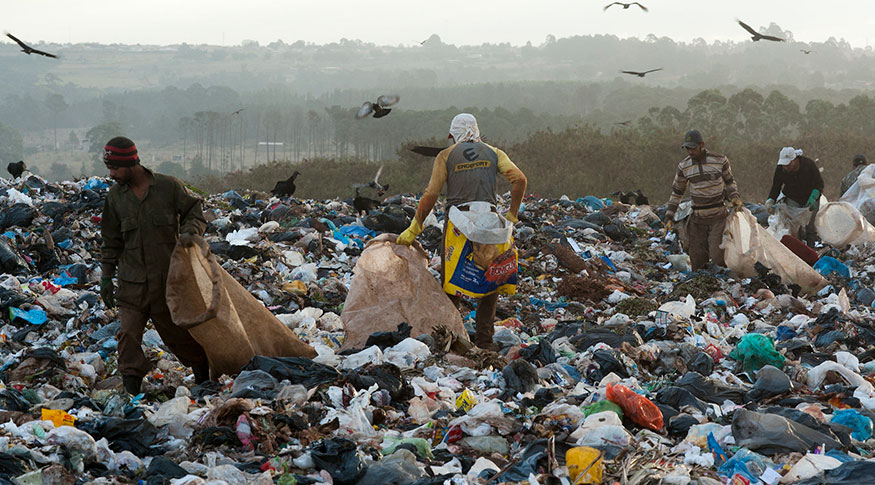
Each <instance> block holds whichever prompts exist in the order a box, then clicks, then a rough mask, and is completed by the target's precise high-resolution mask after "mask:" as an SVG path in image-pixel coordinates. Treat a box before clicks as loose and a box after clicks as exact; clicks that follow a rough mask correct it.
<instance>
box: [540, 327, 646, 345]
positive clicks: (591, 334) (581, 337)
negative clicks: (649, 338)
mask: <svg viewBox="0 0 875 485" xmlns="http://www.w3.org/2000/svg"><path fill="white" fill-rule="evenodd" d="M563 323H564V324H563V325H557V326H556V329H555V330H553V331H552V332H550V333H549V334H547V340H549V341H550V342H553V341H554V340H556V339H559V338H562V337H568V342H569V343H570V344H571V345H573V346H574V348H576V349H577V350H579V351H581V352H583V351H585V350H586V349H588V348H590V347H592V346H593V345H595V344H598V343H604V344H605V345H607V346H609V347H611V348H614V349H618V348H620V347H621V346H622V345H623V342H628V343H629V345H631V346H633V347H637V346H639V345H641V344H643V343H644V341H643V340H642V339H641V335H639V333H638V332H637V331H636V330H635V329H634V328H632V327H626V328H625V329H624V330H623V332H624V333H623V334H622V335H620V334H617V333H614V332H612V331H610V330H607V329H604V328H599V327H597V326H596V325H593V324H589V323H586V322H583V321H580V322H563Z"/></svg>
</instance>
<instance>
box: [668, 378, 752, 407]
mask: <svg viewBox="0 0 875 485" xmlns="http://www.w3.org/2000/svg"><path fill="white" fill-rule="evenodd" d="M675 385H676V386H678V387H683V388H684V389H686V390H688V391H690V392H691V393H692V394H693V395H694V396H696V397H697V398H699V399H701V400H703V401H705V402H710V403H714V404H723V401H726V400H727V399H728V400H730V401H732V402H744V398H745V391H744V390H743V389H734V388H731V387H725V386H721V385H718V384H716V383H714V382H713V381H711V380H710V379H707V378H705V377H704V376H702V375H701V374H698V373H696V372H687V373H686V374H684V375H683V376H681V378H680V379H678V380H677V381H675Z"/></svg>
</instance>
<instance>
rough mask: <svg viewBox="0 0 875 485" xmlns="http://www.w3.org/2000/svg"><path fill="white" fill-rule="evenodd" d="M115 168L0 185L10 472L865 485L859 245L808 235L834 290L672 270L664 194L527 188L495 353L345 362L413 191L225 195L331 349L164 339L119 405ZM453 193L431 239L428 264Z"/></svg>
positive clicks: (286, 313) (446, 352)
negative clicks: (369, 195) (311, 351)
mask: <svg viewBox="0 0 875 485" xmlns="http://www.w3.org/2000/svg"><path fill="white" fill-rule="evenodd" d="M108 182H110V181H109V180H108V179H102V178H91V179H86V180H79V181H75V182H62V183H57V184H54V183H53V184H47V183H46V182H45V181H43V180H42V179H40V178H38V177H36V176H28V174H25V178H19V179H15V180H8V179H3V180H0V207H2V212H0V232H2V235H0V274H2V276H0V314H2V322H0V323H2V327H0V359H2V367H0V423H2V424H0V484H5V483H16V484H42V483H52V484H73V483H77V484H78V483H95V484H97V483H145V484H163V483H171V484H186V485H194V484H202V483H216V484H218V483H228V484H243V483H256V484H270V483H278V484H282V485H291V484H309V483H329V484H330V483H335V484H341V485H345V484H380V485H387V484H418V485H425V484H435V485H437V484H464V483H482V484H486V483H488V484H498V483H530V484H534V483H541V484H560V483H561V484H566V485H567V484H574V483H577V484H583V483H621V484H659V483H665V484H680V485H685V484H689V483H694V484H721V483H733V484H748V483H751V484H756V483H767V484H775V483H804V484H821V483H823V484H833V483H835V484H837V483H845V484H847V483H853V484H871V483H875V461H873V459H872V452H873V444H875V441H873V439H872V434H873V421H872V420H873V419H875V413H873V410H875V388H873V383H875V379H873V376H875V345H873V343H875V328H873V322H875V319H873V307H872V302H873V299H875V292H873V291H872V288H873V287H875V281H873V279H875V252H873V251H872V248H871V247H869V246H865V245H864V246H851V247H849V248H846V249H838V248H830V247H826V246H823V245H818V246H817V247H816V248H815V250H816V251H817V252H818V254H817V256H818V257H820V258H821V259H822V260H823V261H825V262H828V263H829V264H825V263H820V264H819V266H818V265H815V268H817V269H818V270H819V271H821V273H822V274H825V277H826V278H827V280H828V283H829V284H828V285H827V286H826V287H824V288H823V289H821V290H819V291H818V292H817V293H815V294H812V295H805V294H803V293H800V291H799V288H798V287H795V286H794V285H793V284H792V282H786V281H781V278H780V277H778V276H776V275H775V274H774V273H772V272H770V271H769V269H768V268H760V272H759V273H758V275H757V276H754V277H750V278H734V277H733V276H732V275H731V274H730V272H729V271H728V270H727V269H725V268H715V267H709V268H706V269H705V270H702V271H699V272H696V273H691V272H689V271H681V270H683V269H686V268H687V263H686V261H685V258H684V256H683V255H682V254H681V249H680V247H679V246H678V243H677V241H676V240H673V239H672V238H669V239H666V238H664V237H663V233H662V223H661V217H662V216H663V214H664V208H660V207H656V206H646V205H644V206H633V205H626V204H622V203H612V204H610V205H604V204H605V200H604V199H595V198H594V197H587V198H585V199H578V200H570V199H568V198H562V199H536V198H532V197H528V198H526V199H525V201H524V208H523V210H521V212H520V215H519V219H520V222H519V223H518V224H516V225H515V226H516V227H515V228H514V234H515V242H516V245H517V248H518V250H519V262H520V266H519V284H518V287H517V292H516V294H515V295H513V296H501V297H500V299H499V304H498V311H497V317H496V322H495V326H496V331H495V337H494V342H495V343H496V344H497V345H498V347H499V348H500V350H499V351H498V352H490V351H485V350H480V349H477V348H472V346H471V344H470V343H469V342H468V341H467V339H465V338H463V337H461V338H460V336H459V335H457V334H453V332H452V331H451V330H450V329H448V328H446V327H443V326H438V327H436V328H435V329H434V330H433V331H432V332H431V333H430V334H417V333H416V332H415V331H413V332H411V329H410V327H409V326H406V325H399V326H398V327H397V330H396V331H395V332H383V333H380V334H376V335H371V337H370V338H369V339H368V344H370V345H368V344H366V345H364V346H362V347H360V348H355V349H348V350H345V351H343V352H341V346H342V345H343V342H344V324H343V321H342V319H341V316H340V315H341V314H342V311H343V306H344V303H345V301H346V297H347V294H348V292H349V290H350V287H351V285H352V284H353V268H354V267H355V264H356V262H357V260H358V259H359V257H360V255H361V254H362V251H363V250H364V245H365V243H367V241H369V240H370V239H372V238H373V237H375V236H377V235H378V234H380V233H384V232H388V233H400V232H401V231H403V230H404V229H405V228H406V227H407V226H408V224H409V221H410V217H411V216H412V215H413V211H414V209H415V207H416V202H417V199H416V198H414V197H408V196H395V197H392V198H389V199H386V200H385V201H384V203H383V204H382V205H381V206H379V207H377V209H375V210H373V211H371V213H370V214H368V215H365V216H360V215H357V214H355V210H354V209H353V207H352V201H351V200H347V201H341V200H299V199H295V198H288V199H284V200H279V199H276V198H270V196H269V195H268V194H264V193H241V194H238V193H235V192H229V193H226V194H217V195H213V196H209V197H208V198H207V200H206V201H205V203H204V210H205V213H206V215H207V220H208V222H209V224H208V227H207V231H206V234H205V235H204V237H205V239H206V240H207V242H208V243H209V244H210V248H211V250H212V252H213V254H215V255H216V256H217V257H218V259H219V261H220V262H221V264H222V267H223V268H224V269H225V270H226V271H227V272H228V273H230V274H231V275H232V276H233V277H234V278H235V279H236V280H237V281H238V282H239V283H241V284H242V285H243V286H244V287H245V288H246V289H247V290H248V291H249V292H250V293H251V294H252V295H254V296H255V297H256V298H258V299H259V300H260V301H261V302H263V303H264V305H265V306H266V307H267V308H268V309H269V310H270V311H271V312H273V313H274V314H275V315H276V316H277V318H278V319H279V320H280V321H281V322H282V323H283V324H285V325H286V326H288V327H289V328H291V329H292V330H293V331H294V333H295V334H297V335H298V336H299V337H300V338H301V339H302V340H303V341H305V342H307V343H309V344H310V345H312V346H313V347H314V348H315V349H316V351H317V352H318V357H316V358H314V359H313V360H309V359H304V358H288V357H285V358H267V357H255V358H253V359H252V360H251V361H250V362H249V363H248V364H247V365H246V366H245V367H244V370H242V371H241V372H240V373H239V374H237V375H230V376H229V375H223V376H220V377H218V379H217V380H216V381H215V382H209V383H206V384H201V385H194V382H193V380H194V379H193V376H192V374H191V370H190V369H188V368H185V367H183V366H182V365H181V364H180V363H179V362H178V361H177V360H176V359H175V357H174V356H173V355H172V354H171V353H170V352H169V351H168V350H167V349H166V348H164V346H163V344H162V342H161V340H160V337H159V336H158V334H157V332H156V331H155V330H153V329H150V330H148V331H147V333H146V335H145V336H144V347H145V348H146V349H147V355H148V356H149V358H150V359H152V360H153V362H154V363H155V367H154V370H153V371H152V372H150V373H149V374H148V376H147V378H146V383H145V386H144V393H143V394H141V395H138V396H130V395H128V394H126V393H125V392H124V390H123V388H122V382H121V376H119V375H118V373H117V352H116V346H117V341H116V331H117V330H118V321H117V319H116V310H113V309H107V308H106V307H105V306H104V304H103V302H102V301H101V300H100V298H99V297H98V293H99V281H100V269H99V267H100V266H99V264H98V258H99V248H100V228H99V222H100V215H101V211H102V207H103V198H104V196H105V194H106V191H107V190H108ZM505 202H506V201H505ZM599 205H603V207H599ZM505 206H506V203H505ZM441 209H442V207H441V206H440V205H439V206H438V207H437V210H436V216H437V217H435V218H430V219H429V220H428V221H427V224H426V229H425V231H424V233H423V234H422V235H421V236H420V237H419V238H418V241H419V242H420V243H421V244H422V246H423V247H424V248H425V249H426V250H427V251H428V252H429V254H430V256H431V258H430V261H429V264H430V268H431V272H432V273H433V274H434V275H435V276H436V275H437V274H438V270H439V266H440V258H439V256H438V253H437V249H438V245H439V244H440V238H441V229H440V227H439V226H438V225H439V224H440V223H441V222H442V220H443V215H444V214H443V212H442V210H441ZM748 209H750V210H751V212H753V214H754V215H756V216H762V214H763V213H762V211H763V208H762V207H760V206H753V205H749V206H748ZM758 219H759V217H758ZM824 257H827V258H830V259H824ZM399 284H400V283H399ZM473 309H474V306H473V304H472V303H471V302H467V301H466V302H463V304H462V309H461V314H462V318H463V321H464V324H465V326H466V327H467V330H468V332H470V333H472V334H473V326H472V325H473V313H472V311H473ZM417 311H421V312H423V313H427V312H429V311H430V309H429V308H421V309H417ZM393 323H394V322H393ZM397 323H399V324H401V323H402V322H397ZM228 345H234V343H233V342H229V343H228Z"/></svg>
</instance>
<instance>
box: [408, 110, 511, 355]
mask: <svg viewBox="0 0 875 485" xmlns="http://www.w3.org/2000/svg"><path fill="white" fill-rule="evenodd" d="M449 138H451V139H452V140H453V145H452V146H450V147H449V148H446V149H444V150H443V151H441V152H440V153H438V155H437V157H435V160H434V166H433V167H432V171H431V179H430V180H429V182H428V187H427V188H426V189H425V193H424V194H423V195H422V198H421V199H420V201H419V206H418V207H417V208H416V216H415V217H414V218H413V221H412V222H411V223H410V227H408V228H407V230H405V231H404V232H403V233H401V235H400V236H398V239H397V240H396V242H397V243H398V244H404V245H410V244H412V243H413V241H414V239H416V236H418V235H419V234H420V233H422V230H423V226H422V225H423V222H424V221H425V218H426V217H427V216H428V214H429V213H430V212H431V210H432V208H434V205H435V203H436V202H437V198H438V195H440V192H441V189H442V188H443V186H444V184H446V186H447V204H446V205H447V211H446V212H447V214H448V215H449V214H450V209H451V208H453V207H456V208H458V209H460V210H466V209H467V204H468V203H471V202H486V203H489V204H491V205H492V207H493V210H495V209H494V206H495V204H496V197H495V185H496V182H497V178H498V175H499V174H501V175H502V176H504V177H505V178H506V179H507V180H508V182H510V184H511V191H510V193H511V202H510V207H509V209H508V211H507V213H505V214H504V219H506V220H507V221H509V222H511V223H515V222H518V220H517V213H518V212H519V208H520V204H521V203H522V200H523V195H524V194H525V192H526V184H527V180H526V176H525V175H524V174H523V172H522V171H520V169H519V168H518V167H517V166H516V165H515V164H514V163H513V162H512V161H511V160H510V158H508V156H507V154H506V153H504V151H502V150H500V149H498V148H495V147H492V146H489V145H487V144H486V143H483V142H482V141H480V129H479V127H478V126H477V120H476V119H475V118H474V116H473V115H471V114H468V113H461V114H459V115H456V117H455V118H453V121H452V122H451V123H450V134H449ZM496 216H497V214H496ZM444 224H445V225H444V244H443V246H442V251H441V261H442V263H443V264H442V265H441V279H442V284H443V287H444V291H446V292H447V293H448V294H449V296H450V299H451V300H452V301H453V303H454V304H455V305H456V306H457V307H458V304H459V301H460V299H461V296H462V295H467V296H480V300H479V302H478V304H477V316H476V318H475V324H476V332H475V337H474V343H475V344H476V345H477V346H478V347H481V348H487V349H493V350H494V349H495V344H494V343H493V342H492V335H493V332H494V330H495V327H494V325H493V324H494V320H495V306H496V303H497V302H498V293H499V291H500V290H501V291H504V292H506V293H511V294H512V293H513V291H515V285H513V287H512V288H510V289H507V288H506V286H507V285H504V283H506V282H507V278H506V277H504V279H500V280H498V282H497V283H496V280H493V279H492V278H490V277H489V273H490V270H491V269H492V268H485V269H484V268H479V269H480V274H478V278H479V279H480V281H479V283H482V285H480V286H479V287H478V288H477V289H476V290H474V291H465V289H464V288H459V286H458V285H455V284H453V283H454V282H452V281H451V280H453V279H455V276H456V274H455V273H454V271H449V270H448V269H447V267H446V266H447V260H448V259H452V261H453V265H454V267H455V265H456V264H459V265H461V264H464V261H459V255H460V253H463V251H470V250H471V246H472V244H471V242H470V241H468V242H465V244H464V245H463V246H464V248H463V247H462V246H460V245H459V244H456V243H448V239H451V238H452V239H453V240H454V241H458V240H459V238H460V237H461V238H462V239H461V241H466V240H465V239H464V236H463V235H461V234H460V233H459V231H458V230H455V229H454V230H453V231H452V232H451V233H450V234H449V236H450V237H449V238H448V230H447V229H448V228H450V227H452V226H453V225H452V223H451V222H450V220H449V216H448V217H447V219H446V220H445V222H444ZM508 243H509V247H510V248H512V246H513V241H512V239H510V240H509V241H508ZM508 243H506V245H507V244H508ZM502 247H504V246H502ZM475 250H476V249H475ZM508 252H511V251H508ZM472 256H473V255H472ZM512 256H513V260H512V261H513V265H512V266H513V268H512V270H511V271H512V272H513V273H515V272H516V265H515V262H516V259H515V258H516V254H515V251H513V255H512ZM498 258H499V259H500V258H501V255H499V256H498ZM469 259H470V258H469ZM503 266H507V264H504V265H503ZM484 275H485V276H484ZM515 276H516V275H515V274H514V279H513V281H514V282H515V281H516V280H515ZM486 280H489V282H487V281H486ZM455 283H458V284H461V283H459V282H458V281H455ZM503 285H504V286H503ZM448 290H449V291H448Z"/></svg>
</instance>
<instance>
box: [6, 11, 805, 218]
mask: <svg viewBox="0 0 875 485" xmlns="http://www.w3.org/2000/svg"><path fill="white" fill-rule="evenodd" d="M615 5H616V6H619V7H623V9H624V10H626V9H628V8H630V7H632V6H637V7H638V8H640V9H641V10H642V11H644V12H648V11H649V10H648V9H647V7H645V6H644V5H642V4H641V3H639V2H629V3H625V2H611V3H609V4H607V5H605V6H604V8H603V10H605V11H606V10H608V9H609V8H611V7H613V6H615ZM737 22H738V25H740V26H741V27H742V28H743V29H744V30H746V31H747V32H748V33H749V34H751V40H752V41H754V42H758V41H760V40H768V41H772V42H785V41H786V40H785V39H782V38H780V37H775V36H773V35H766V34H761V33H759V32H757V31H756V30H754V29H753V28H752V27H751V26H750V25H748V24H746V23H744V22H742V21H741V20H737ZM6 37H8V38H10V39H12V41H13V42H15V43H16V44H18V46H19V47H20V48H21V52H24V53H25V54H27V55H31V54H37V55H41V56H45V57H50V58H52V59H57V58H58V56H57V55H55V54H51V53H49V52H45V51H42V50H39V49H34V48H33V47H31V46H29V45H27V44H26V43H24V42H23V41H22V40H20V39H19V38H17V37H15V36H14V35H12V34H10V33H8V32H7V33H6ZM427 40H428V39H426V40H424V41H422V42H420V45H423V44H425V43H426V41H427ZM800 51H801V52H802V53H804V54H806V55H807V54H811V53H812V52H814V51H813V50H810V49H800ZM661 70H662V68H661V67H659V68H656V69H649V70H646V71H632V70H627V71H620V72H621V73H623V74H629V75H632V76H637V77H640V78H643V77H644V76H646V75H647V74H650V73H652V72H657V71H661ZM400 100H401V97H400V96H398V95H397V94H384V95H381V96H379V97H378V98H377V100H376V101H365V102H364V103H363V104H362V106H361V108H359V110H358V112H357V113H356V114H355V118H356V119H358V120H363V119H365V118H368V117H373V118H382V117H384V116H387V115H388V114H389V113H390V112H391V111H392V109H391V108H390V107H391V106H394V105H396V104H398V102H399V101H400ZM244 110H245V108H241V109H238V110H237V111H234V112H233V113H232V114H234V115H237V114H240V113H241V112H242V111H244ZM630 123H631V120H626V121H621V122H617V123H614V124H615V125H620V126H629V124H630ZM410 150H411V151H412V152H414V153H417V154H419V155H423V156H427V157H434V156H436V155H437V154H438V153H439V152H440V151H441V150H443V148H439V147H428V146H415V147H413V148H411V149H410ZM26 168H27V167H26V166H25V164H24V162H23V161H19V162H18V163H10V164H9V165H8V166H7V167H6V169H7V170H8V171H9V173H10V175H12V176H13V178H18V177H20V176H21V174H22V173H23V172H24V170H25V169H26ZM382 172H383V166H382V165H381V166H380V168H379V169H378V170H377V174H376V176H374V179H373V180H371V181H369V182H367V183H363V184H353V185H352V188H353V189H355V197H354V198H353V207H354V208H355V210H356V212H357V213H359V214H361V213H367V212H368V211H370V210H373V209H375V208H376V207H378V206H379V205H380V204H381V202H380V201H378V200H375V199H371V198H368V197H365V196H363V195H361V194H360V190H361V189H363V188H370V189H373V190H374V191H375V193H376V195H377V196H378V197H382V196H383V195H384V194H385V193H386V190H388V188H389V186H388V185H381V184H380V183H379V179H380V174H382ZM300 174H301V173H300V172H298V171H297V170H296V171H295V172H294V173H293V174H292V175H291V176H290V177H289V178H288V179H286V180H280V181H279V182H277V183H276V185H275V186H274V188H273V190H271V193H272V194H273V195H275V196H277V197H290V196H292V195H293V194H294V193H295V189H296V187H295V179H297V178H298V176H299V175H300ZM616 195H618V196H622V198H623V199H627V200H635V199H638V200H642V199H643V200H646V198H645V197H644V195H643V194H641V192H640V191H638V192H637V193H633V192H629V193H622V194H621V193H618V194H616ZM624 202H625V200H624Z"/></svg>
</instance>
